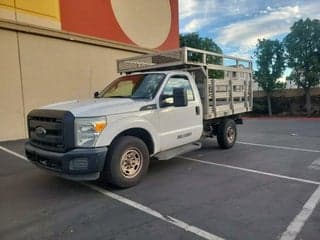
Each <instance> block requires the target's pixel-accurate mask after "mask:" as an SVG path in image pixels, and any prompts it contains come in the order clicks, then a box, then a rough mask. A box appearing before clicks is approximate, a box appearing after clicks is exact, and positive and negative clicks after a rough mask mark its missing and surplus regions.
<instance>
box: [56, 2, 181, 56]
mask: <svg viewBox="0 0 320 240" xmlns="http://www.w3.org/2000/svg"><path fill="white" fill-rule="evenodd" d="M170 5H171V27H170V31H169V34H168V37H167V39H166V40H165V41H164V43H163V44H162V45H161V46H160V47H158V48H157V49H159V50H168V49H174V48H178V47H179V17H178V12H179V10H178V0H170ZM60 16H61V28H62V30H64V31H68V32H74V33H79V34H84V35H89V36H93V37H99V38H104V39H108V40H112V41H117V42H122V43H127V44H132V45H136V44H135V43H134V42H133V41H132V40H131V39H130V38H129V37H128V36H127V35H126V34H125V33H124V32H123V31H122V29H121V27H120V25H119V23H118V22H117V19H116V17H115V15H114V13H113V10H112V6H111V0H90V1H88V0H60ZM146 32H147V30H146Z"/></svg>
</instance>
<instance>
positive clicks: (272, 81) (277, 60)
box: [254, 39, 285, 116]
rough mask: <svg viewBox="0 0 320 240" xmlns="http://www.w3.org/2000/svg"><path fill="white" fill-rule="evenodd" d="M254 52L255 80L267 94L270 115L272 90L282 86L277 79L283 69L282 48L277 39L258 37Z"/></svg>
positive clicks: (283, 57) (270, 114)
mask: <svg viewBox="0 0 320 240" xmlns="http://www.w3.org/2000/svg"><path fill="white" fill-rule="evenodd" d="M254 54H255V56H256V59H257V61H256V63H257V68H258V70H257V71H255V72H254V75H255V80H256V82H257V83H258V85H259V86H260V87H261V88H262V89H263V90H264V91H265V92H266V94H267V101H268V112H269V116H272V107H271V94H272V91H274V90H275V89H277V88H281V87H282V86H283V84H281V83H279V81H278V79H279V78H280V77H281V75H282V74H283V71H284V69H285V56H284V48H283V46H282V44H281V43H280V42H279V41H278V40H269V39H262V40H260V39H259V40H258V44H257V48H256V50H255V52H254Z"/></svg>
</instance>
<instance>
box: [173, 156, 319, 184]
mask: <svg viewBox="0 0 320 240" xmlns="http://www.w3.org/2000/svg"><path fill="white" fill-rule="evenodd" d="M178 158H180V159H184V160H188V161H193V162H198V163H204V164H208V165H214V166H218V167H224V168H230V169H234V170H240V171H244V172H250V173H255V174H261V175H266V176H270V177H277V178H282V179H287V180H292V181H296V182H303V183H310V184H315V185H320V182H317V181H312V180H308V179H303V178H295V177H290V176H285V175H280V174H275V173H269V172H262V171H259V170H254V169H249V168H242V167H236V166H232V165H227V164H221V163H214V162H208V161H203V160H200V159H195V158H190V157H182V156H179V157H178Z"/></svg>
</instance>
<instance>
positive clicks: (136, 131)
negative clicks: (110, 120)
mask: <svg viewBox="0 0 320 240" xmlns="http://www.w3.org/2000/svg"><path fill="white" fill-rule="evenodd" d="M122 136H133V137H137V138H140V139H141V140H142V141H143V142H144V143H145V144H146V145H147V147H148V150H149V153H150V154H153V153H154V143H153V140H152V137H151V135H150V133H149V132H148V131H146V130H145V129H143V128H130V129H128V130H125V131H123V132H121V133H119V134H118V135H117V136H116V137H115V138H114V139H117V138H119V137H122ZM113 141H114V140H113ZM113 141H112V142H113ZM111 144H112V143H111Z"/></svg>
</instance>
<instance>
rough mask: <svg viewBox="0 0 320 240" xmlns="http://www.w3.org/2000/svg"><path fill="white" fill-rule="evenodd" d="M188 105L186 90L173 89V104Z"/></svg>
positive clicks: (176, 105)
mask: <svg viewBox="0 0 320 240" xmlns="http://www.w3.org/2000/svg"><path fill="white" fill-rule="evenodd" d="M187 105H188V96H187V91H186V90H185V89H184V88H174V89H173V106H175V107H185V106H187Z"/></svg>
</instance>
